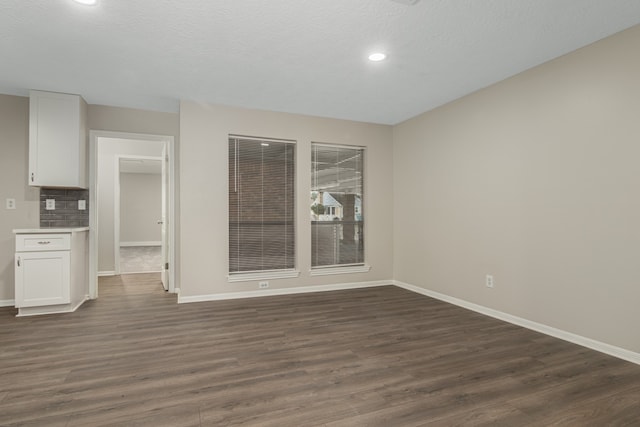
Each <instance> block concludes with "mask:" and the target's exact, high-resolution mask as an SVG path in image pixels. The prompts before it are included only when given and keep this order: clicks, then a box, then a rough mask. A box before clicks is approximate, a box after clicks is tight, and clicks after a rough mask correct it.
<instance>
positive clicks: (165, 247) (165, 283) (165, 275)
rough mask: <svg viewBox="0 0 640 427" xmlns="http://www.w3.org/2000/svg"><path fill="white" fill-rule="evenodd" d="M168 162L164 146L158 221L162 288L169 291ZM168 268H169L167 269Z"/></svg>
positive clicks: (165, 146)
mask: <svg viewBox="0 0 640 427" xmlns="http://www.w3.org/2000/svg"><path fill="white" fill-rule="evenodd" d="M168 162H169V155H168V152H167V144H165V145H164V148H163V149H162V218H161V219H160V230H161V240H162V273H161V280H162V287H164V290H165V291H167V290H169V268H173V266H169V239H168V236H167V225H168V224H167V223H168V222H169V220H171V221H173V218H168V215H167V212H169V198H168V197H167V194H168V191H169V185H168V181H167V180H168V179H169V174H168V173H167V169H168V168H167V163H168ZM168 267H169V268H168Z"/></svg>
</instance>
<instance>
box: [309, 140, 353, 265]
mask: <svg viewBox="0 0 640 427" xmlns="http://www.w3.org/2000/svg"><path fill="white" fill-rule="evenodd" d="M363 160H364V149H363V148H360V147H346V146H335V145H326V144H317V143H313V144H312V145H311V200H310V204H311V233H312V235H311V266H312V268H320V267H339V266H358V265H363V264H364V216H363Z"/></svg>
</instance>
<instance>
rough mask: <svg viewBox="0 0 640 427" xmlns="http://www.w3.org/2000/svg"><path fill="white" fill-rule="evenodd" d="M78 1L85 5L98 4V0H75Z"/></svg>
mask: <svg viewBox="0 0 640 427" xmlns="http://www.w3.org/2000/svg"><path fill="white" fill-rule="evenodd" d="M73 1H75V2H76V3H80V4H83V5H85V6H95V5H97V4H98V0H73Z"/></svg>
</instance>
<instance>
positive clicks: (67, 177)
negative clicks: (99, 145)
mask: <svg viewBox="0 0 640 427" xmlns="http://www.w3.org/2000/svg"><path fill="white" fill-rule="evenodd" d="M81 107H82V100H81V98H80V97H79V96H78V95H67V94H61V93H49V92H40V91H31V94H30V99H29V185H33V186H40V187H46V186H50V187H81V188H82V187H86V183H85V176H84V175H85V174H84V172H85V170H84V168H85V165H86V162H85V158H84V157H85V152H86V151H85V150H86V138H84V135H83V131H82V129H81V127H82V114H81Z"/></svg>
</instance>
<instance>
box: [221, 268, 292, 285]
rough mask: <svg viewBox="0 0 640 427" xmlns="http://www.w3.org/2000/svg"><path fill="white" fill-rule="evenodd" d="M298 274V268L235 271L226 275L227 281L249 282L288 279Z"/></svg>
mask: <svg viewBox="0 0 640 427" xmlns="http://www.w3.org/2000/svg"><path fill="white" fill-rule="evenodd" d="M298 276H300V271H298V270H278V271H258V272H253V273H237V274H229V275H228V276H227V281H228V282H251V281H253V280H263V279H290V278H293V277H298Z"/></svg>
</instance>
